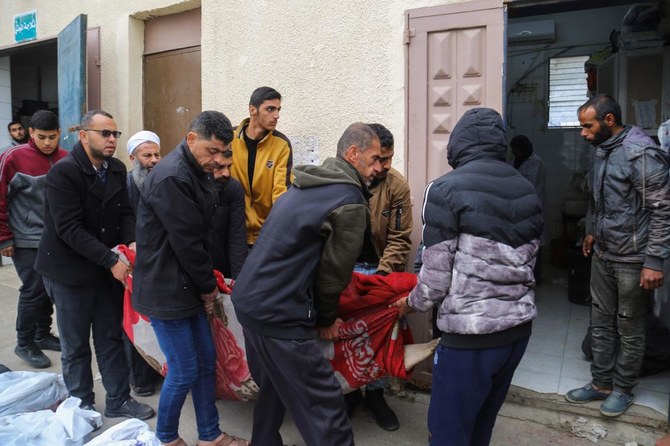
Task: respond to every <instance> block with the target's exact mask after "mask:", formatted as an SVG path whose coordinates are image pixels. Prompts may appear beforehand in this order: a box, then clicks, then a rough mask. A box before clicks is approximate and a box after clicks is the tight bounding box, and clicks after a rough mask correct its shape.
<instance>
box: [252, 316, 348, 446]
mask: <svg viewBox="0 0 670 446" xmlns="http://www.w3.org/2000/svg"><path fill="white" fill-rule="evenodd" d="M244 337H245V346H246V350H247V360H248V362H249V370H250V371H251V375H252V376H253V378H254V380H255V381H256V384H258V387H259V388H260V390H259V393H258V399H257V400H256V405H255V407H254V426H253V430H252V434H251V443H252V444H258V445H263V446H282V445H283V442H282V438H281V435H280V433H279V429H280V428H281V425H282V423H283V421H284V415H285V413H286V409H288V411H289V413H290V414H291V418H292V419H293V421H294V422H295V425H296V427H297V428H298V431H299V432H300V435H302V438H303V440H304V441H305V443H306V444H307V446H349V445H353V444H354V434H353V432H352V430H351V422H350V421H349V417H348V416H347V410H346V404H345V403H344V395H343V394H342V387H341V386H340V384H339V383H338V382H337V380H336V379H335V375H334V373H333V368H332V367H331V365H330V363H329V362H328V360H326V358H325V357H324V356H323V353H322V351H321V348H320V347H319V346H318V344H317V343H316V341H315V340H314V339H301V340H290V339H275V338H268V337H264V336H260V335H258V334H256V333H254V332H252V331H250V330H247V329H244Z"/></svg>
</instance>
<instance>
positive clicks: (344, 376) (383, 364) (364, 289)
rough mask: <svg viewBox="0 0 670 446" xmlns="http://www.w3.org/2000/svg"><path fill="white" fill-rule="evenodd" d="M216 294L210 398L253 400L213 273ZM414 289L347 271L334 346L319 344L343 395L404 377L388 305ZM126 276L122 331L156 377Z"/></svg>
mask: <svg viewBox="0 0 670 446" xmlns="http://www.w3.org/2000/svg"><path fill="white" fill-rule="evenodd" d="M118 251H119V252H120V253H122V254H123V255H124V256H125V257H126V258H127V260H128V261H129V263H130V264H131V265H133V264H134V263H135V253H134V251H132V250H130V249H128V248H127V247H126V246H123V245H120V246H119V247H118ZM214 274H215V276H216V279H217V285H218V288H219V291H220V293H221V294H220V295H219V297H220V299H219V300H217V301H216V305H215V310H214V314H213V315H212V316H210V323H211V326H212V335H213V338H214V344H215V346H216V354H217V363H216V396H217V398H223V399H228V400H250V399H254V398H255V396H256V393H257V391H258V387H257V386H256V384H255V383H254V381H253V379H252V377H251V374H250V372H249V367H248V365H247V359H246V351H245V348H244V336H243V334H242V326H241V325H240V323H239V322H238V321H237V317H236V316H235V310H234V309H233V303H232V301H231V294H232V293H231V291H232V290H231V285H232V283H231V281H229V280H227V279H224V278H223V276H222V275H221V273H219V272H218V271H214ZM414 285H416V276H415V275H414V274H409V273H393V274H389V275H388V276H385V277H383V276H377V275H375V276H366V275H362V274H358V273H353V275H352V280H351V282H350V283H349V285H348V286H347V288H346V289H345V290H344V291H343V292H342V294H341V296H340V307H339V313H340V317H341V318H342V320H343V321H344V323H343V324H342V325H341V326H340V330H339V337H340V339H339V340H338V341H336V342H332V341H325V340H320V343H321V345H322V348H323V351H324V355H325V356H326V358H328V360H329V361H330V363H331V364H332V366H333V369H334V370H335V375H336V377H337V379H338V381H339V382H340V384H341V385H342V388H343V390H344V392H345V393H346V392H349V391H351V390H353V389H356V388H358V387H361V386H363V385H365V384H367V383H369V382H372V381H374V380H376V379H378V378H380V377H382V376H397V377H400V378H403V379H407V378H408V371H407V370H405V365H404V363H403V358H404V346H405V345H407V344H411V343H412V335H411V333H410V330H409V328H408V327H407V324H406V323H405V321H404V319H402V318H399V315H398V310H397V309H396V308H389V304H391V303H393V302H395V301H396V300H398V299H399V298H401V297H404V296H406V295H407V294H408V293H409V291H410V290H411V289H412V288H413V287H414ZM131 293H132V275H131V276H129V277H128V280H127V287H126V292H125V296H124V317H123V328H124V330H125V332H126V334H127V335H128V337H129V338H130V340H131V341H132V342H133V344H134V345H135V347H136V348H137V350H138V351H139V352H140V354H141V355H142V356H143V357H144V358H145V359H146V360H147V362H149V364H151V365H152V366H153V367H154V368H155V369H156V370H157V371H158V372H159V373H161V374H162V375H163V376H165V375H166V374H167V372H168V369H167V364H166V360H165V355H164V354H163V352H162V351H161V350H160V347H159V346H158V342H157V341H156V336H155V334H154V331H153V329H152V328H151V323H150V322H149V318H148V317H146V316H144V315H141V314H139V313H138V312H136V311H135V310H134V309H133V307H132V302H131Z"/></svg>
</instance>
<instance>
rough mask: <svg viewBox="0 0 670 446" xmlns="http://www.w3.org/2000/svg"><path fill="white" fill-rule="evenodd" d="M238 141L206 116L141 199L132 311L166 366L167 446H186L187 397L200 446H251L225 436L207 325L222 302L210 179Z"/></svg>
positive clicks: (225, 125)
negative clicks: (211, 236)
mask: <svg viewBox="0 0 670 446" xmlns="http://www.w3.org/2000/svg"><path fill="white" fill-rule="evenodd" d="M232 139H233V128H232V125H231V124H230V121H229V120H228V118H227V117H226V116H224V115H223V113H220V112H217V111H204V112H202V113H200V114H199V115H198V116H196V118H195V119H194V120H193V122H192V123H191V125H190V126H189V129H188V132H187V133H186V138H184V139H183V140H182V142H181V143H179V145H178V146H177V147H176V148H175V149H174V150H173V151H172V152H170V154H169V155H168V156H166V157H165V158H163V160H162V161H161V162H160V163H158V164H157V165H156V167H154V169H153V170H152V172H151V175H149V176H147V179H146V181H145V182H144V184H143V186H142V190H141V191H140V203H139V206H138V209H137V233H136V234H137V259H136V263H135V271H134V274H133V279H134V280H133V306H134V307H135V309H136V310H137V311H138V312H139V313H141V314H144V315H146V316H149V318H150V319H151V326H152V327H153V329H154V332H155V333H156V338H157V340H158V345H159V346H160V348H161V350H162V351H163V353H164V354H165V358H166V360H167V366H168V374H167V377H166V378H165V382H164V383H163V388H162V389H161V395H160V400H159V403H158V420H157V422H156V436H157V437H158V439H159V440H160V441H161V442H163V443H164V444H166V445H169V446H185V444H186V442H185V441H184V440H183V439H182V438H181V437H180V436H179V418H180V415H181V409H182V407H183V405H184V401H185V400H186V396H187V395H188V393H189V392H191V396H192V398H193V406H194V408H195V417H196V418H195V419H196V424H197V428H198V446H219V445H220V446H223V445H226V446H239V445H244V444H247V442H245V441H243V440H238V439H235V438H233V437H231V436H229V435H228V434H225V433H223V432H221V429H220V428H219V414H218V411H217V409H216V404H215V393H216V392H215V377H214V373H215V367H216V350H215V348H214V341H213V339H212V332H211V329H210V325H209V321H208V319H207V314H211V312H212V310H213V308H214V299H215V298H217V296H218V295H219V293H218V289H217V287H216V279H215V278H214V273H213V270H214V265H213V263H212V258H211V256H210V254H209V250H208V246H207V233H208V231H209V227H210V226H211V224H212V218H213V216H214V213H215V207H216V204H217V190H216V188H215V186H214V180H213V179H212V177H211V176H210V175H211V174H213V173H214V171H215V170H218V169H219V168H220V167H221V165H223V164H224V163H229V160H231V159H232V156H233V153H232V151H231V149H230V143H231V141H232Z"/></svg>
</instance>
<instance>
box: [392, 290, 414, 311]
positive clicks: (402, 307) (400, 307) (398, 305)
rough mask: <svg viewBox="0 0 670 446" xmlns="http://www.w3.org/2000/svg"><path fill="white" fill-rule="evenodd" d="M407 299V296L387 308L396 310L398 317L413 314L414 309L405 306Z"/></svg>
mask: <svg viewBox="0 0 670 446" xmlns="http://www.w3.org/2000/svg"><path fill="white" fill-rule="evenodd" d="M408 297H409V295H407V296H405V297H401V298H400V299H398V300H396V301H395V302H393V303H392V304H391V305H389V308H393V307H395V308H397V309H398V312H399V314H400V316H404V315H406V314H408V313H413V312H414V309H413V308H412V307H410V306H409V305H408V304H407V298H408Z"/></svg>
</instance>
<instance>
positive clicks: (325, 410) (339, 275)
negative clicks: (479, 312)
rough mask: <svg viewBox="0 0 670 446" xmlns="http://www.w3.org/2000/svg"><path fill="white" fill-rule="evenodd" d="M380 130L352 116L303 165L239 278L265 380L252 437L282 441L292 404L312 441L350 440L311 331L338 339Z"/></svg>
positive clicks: (253, 366) (253, 352)
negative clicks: (332, 148) (326, 154)
mask: <svg viewBox="0 0 670 446" xmlns="http://www.w3.org/2000/svg"><path fill="white" fill-rule="evenodd" d="M380 157H381V148H380V142H379V138H378V137H377V135H376V134H375V132H374V131H373V130H372V129H371V128H370V127H369V126H368V125H366V124H363V123H360V122H356V123H354V124H351V125H350V126H349V127H348V128H347V129H346V130H345V132H344V134H343V135H342V137H341V138H340V140H339V142H338V144H337V157H335V158H328V159H327V160H326V161H324V163H323V164H322V165H321V166H309V165H308V166H297V167H296V168H295V169H294V173H295V181H294V183H293V187H292V188H290V189H289V190H288V191H287V192H286V193H284V194H283V195H282V196H281V197H279V199H278V200H277V202H276V203H275V204H274V206H273V208H272V211H271V212H270V215H269V216H268V219H267V221H266V224H264V225H263V228H262V229H261V232H260V235H259V237H258V240H257V241H256V244H255V245H254V248H253V249H252V250H251V253H250V254H249V257H248V258H247V261H246V262H245V263H244V266H243V267H242V271H241V272H240V275H239V276H238V278H237V281H236V282H235V290H234V291H233V293H234V296H233V299H232V300H233V305H234V306H235V312H236V313H237V318H238V320H239V321H240V323H241V324H242V327H243V328H244V336H245V345H246V352H247V359H248V361H249V368H250V370H251V374H252V375H253V377H254V380H255V381H256V383H257V384H258V386H259V387H260V390H259V393H258V400H257V401H256V406H255V409H254V425H253V431H252V438H251V442H252V443H253V444H261V445H264V446H281V445H282V444H283V443H282V438H281V435H280V433H279V429H280V427H281V425H282V422H283V420H284V415H285V412H286V409H288V411H289V413H290V414H291V417H292V419H293V421H294V422H295V424H296V426H297V428H298V430H299V431H300V434H301V435H302V437H303V439H304V440H305V443H306V444H307V445H309V446H315V445H319V446H327V445H333V446H334V445H337V446H345V445H351V444H353V433H352V431H351V422H350V421H349V417H348V416H347V413H346V406H345V403H344V397H343V395H342V388H341V386H340V384H339V383H338V381H337V379H336V378H335V375H334V373H333V369H332V367H331V365H330V363H329V362H328V360H326V358H325V357H324V356H323V353H322V351H321V348H320V347H319V345H318V343H317V341H316V339H315V336H316V334H317V332H318V334H319V336H320V337H321V338H324V339H330V340H333V339H336V338H337V337H338V328H339V326H340V324H341V323H342V320H341V319H339V318H338V317H337V308H338V304H339V297H340V292H341V291H342V290H343V289H344V288H345V287H346V286H347V284H348V283H349V281H350V280H351V273H352V271H353V269H354V264H355V263H356V259H357V258H358V254H359V253H360V250H361V247H362V246H363V236H364V233H365V227H366V224H367V222H368V220H369V218H370V216H369V210H368V205H367V201H368V198H369V196H370V193H369V191H368V188H367V185H369V184H370V183H371V182H372V180H373V179H374V178H375V176H376V175H377V174H379V173H380V172H381V170H382V166H381V164H380Z"/></svg>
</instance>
